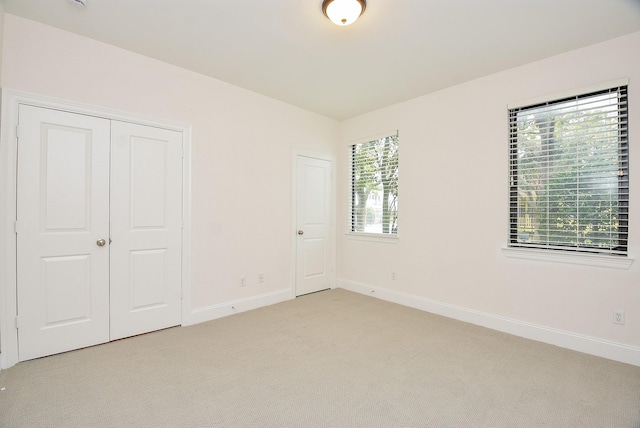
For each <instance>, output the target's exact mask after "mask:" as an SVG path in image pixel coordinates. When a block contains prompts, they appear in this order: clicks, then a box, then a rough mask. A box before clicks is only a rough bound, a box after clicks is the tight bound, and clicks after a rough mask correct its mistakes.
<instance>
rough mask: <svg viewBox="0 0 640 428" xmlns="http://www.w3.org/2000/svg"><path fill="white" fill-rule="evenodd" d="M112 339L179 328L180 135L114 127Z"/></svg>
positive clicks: (122, 124)
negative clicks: (162, 329)
mask: <svg viewBox="0 0 640 428" xmlns="http://www.w3.org/2000/svg"><path fill="white" fill-rule="evenodd" d="M111 129H112V146H111V164H112V171H111V239H112V243H111V340H115V339H119V338H122V337H127V336H132V335H135V334H140V333H146V332H149V331H153V330H159V329H161V328H166V327H171V326H175V325H179V324H180V322H181V314H182V312H181V291H182V285H181V272H182V271H181V262H182V253H181V249H182V244H181V237H182V133H180V132H177V131H170V130H166V129H159V128H153V127H149V126H142V125H135V124H131V123H125V122H115V121H114V122H113V123H112V128H111Z"/></svg>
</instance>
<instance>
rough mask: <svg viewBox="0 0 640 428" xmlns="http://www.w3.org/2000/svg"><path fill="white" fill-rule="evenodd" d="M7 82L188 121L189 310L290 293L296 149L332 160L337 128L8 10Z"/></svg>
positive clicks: (53, 94)
mask: <svg viewBox="0 0 640 428" xmlns="http://www.w3.org/2000/svg"><path fill="white" fill-rule="evenodd" d="M211 54H212V55H215V46H212V47H211ZM1 85H2V87H3V88H5V89H12V90H16V91H25V92H30V93H34V94H39V95H46V96H51V97H57V98H62V99H66V100H72V101H76V102H81V103H88V104H91V105H95V106H103V107H107V108H112V109H117V110H121V111H125V112H131V113H135V114H139V115H147V116H151V117H155V118H159V119H166V120H170V121H177V122H182V123H186V124H191V125H192V147H193V156H192V158H193V164H192V171H193V176H192V180H193V185H192V189H193V194H192V200H193V205H192V229H193V237H192V240H193V245H192V288H191V299H192V308H193V309H198V308H206V307H211V306H215V305H220V304H223V303H225V302H231V301H236V300H241V299H251V298H253V297H255V296H260V295H264V294H269V293H276V292H278V291H282V290H291V286H292V275H291V268H290V265H291V254H292V251H293V249H292V248H291V233H290V232H291V230H292V229H291V222H292V218H291V191H292V173H291V171H292V153H293V151H294V150H304V151H307V152H314V153H322V154H329V155H334V154H335V141H336V139H337V132H338V123H337V122H336V121H334V120H332V119H328V118H325V117H322V116H319V115H316V114H313V113H309V112H307V111H304V110H302V109H299V108H296V107H293V106H290V105H287V104H284V103H281V102H279V101H276V100H273V99H271V98H267V97H264V96H261V95H258V94H255V93H253V92H250V91H247V90H244V89H241V88H238V87H235V86H232V85H229V84H226V83H224V82H221V81H218V80H215V79H212V78H209V77H205V76H203V75H200V74H196V73H193V72H190V71H187V70H184V69H181V68H178V67H175V66H172V65H169V64H166V63H162V62H159V61H156V60H153V59H150V58H147V57H144V56H140V55H137V54H134V53H131V52H127V51H124V50H122V49H118V48H115V47H113V46H109V45H106V44H103V43H99V42H96V41H93V40H90V39H87V38H83V37H80V36H77V35H74V34H71V33H68V32H64V31H60V30H57V29H54V28H52V27H48V26H45V25H42V24H40V23H36V22H33V21H29V20H25V19H22V18H19V17H16V16H13V15H10V14H7V15H6V16H5V31H4V63H3V66H2V80H1ZM258 273H264V278H265V281H264V283H262V284H258ZM241 277H246V278H247V285H246V286H245V287H240V278H241ZM205 317H206V316H205Z"/></svg>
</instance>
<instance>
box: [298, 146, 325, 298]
mask: <svg viewBox="0 0 640 428" xmlns="http://www.w3.org/2000/svg"><path fill="white" fill-rule="evenodd" d="M296 162H297V173H296V174H297V175H296V225H297V238H296V296H300V295H302V294H307V293H313V292H316V291H320V290H326V289H328V288H331V285H332V282H333V239H332V231H333V227H332V214H331V213H332V206H331V205H332V202H331V201H332V195H331V185H332V184H331V183H332V179H331V170H332V163H331V162H330V161H328V160H324V159H316V158H310V157H306V156H298V157H297V161H296Z"/></svg>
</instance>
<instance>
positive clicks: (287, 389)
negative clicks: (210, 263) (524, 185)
mask: <svg viewBox="0 0 640 428" xmlns="http://www.w3.org/2000/svg"><path fill="white" fill-rule="evenodd" d="M0 387H4V388H5V389H4V391H2V392H0V426H1V427H3V428H19V427H218V426H220V427H227V426H228V427H236V426H237V427H243V426H247V427H248V426H255V427H263V426H278V427H510V428H511V427H598V428H603V427H620V428H623V427H635V428H640V368H639V367H635V366H631V365H626V364H622V363H617V362H613V361H608V360H605V359H601V358H597V357H592V356H588V355H584V354H580V353H577V352H572V351H568V350H565V349H561V348H558V347H554V346H549V345H545V344H541V343H538V342H533V341H529V340H526V339H521V338H518V337H514V336H510V335H507V334H502V333H498V332H495V331H492V330H488V329H484V328H481V327H477V326H473V325H470V324H465V323H462V322H458V321H453V320H450V319H447V318H442V317H439V316H435V315H431V314H428V313H425V312H422V311H418V310H414V309H410V308H406V307H403V306H399V305H395V304H392V303H388V302H384V301H380V300H377V299H374V298H371V297H367V296H362V295H358V294H355V293H351V292H348V291H344V290H331V291H325V292H321V293H316V294H312V295H308V296H304V297H301V298H298V299H296V300H293V301H289V302H284V303H280V304H277V305H274V306H270V307H267V308H262V309H258V310H255V311H251V312H246V313H242V314H238V315H234V316H231V317H227V318H223V319H219V320H215V321H211V322H208V323H203V324H199V325H196V326H192V327H186V328H173V329H168V330H164V331H160V332H155V333H150V334H146V335H142V336H138V337H134V338H130V339H125V340H120V341H117V342H112V343H109V344H105V345H100V346H95V347H92V348H87V349H82V350H78V351H74V352H69V353H66V354H61V355H56V356H52V357H47V358H42V359H38V360H33V361H28V362H23V363H20V364H18V365H16V366H15V367H12V368H11V369H9V370H3V371H2V372H0Z"/></svg>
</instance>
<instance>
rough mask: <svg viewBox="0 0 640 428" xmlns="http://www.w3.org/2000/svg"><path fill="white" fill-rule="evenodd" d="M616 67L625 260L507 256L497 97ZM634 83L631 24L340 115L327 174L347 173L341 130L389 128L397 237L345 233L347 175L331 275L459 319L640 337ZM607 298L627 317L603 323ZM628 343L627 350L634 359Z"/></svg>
mask: <svg viewBox="0 0 640 428" xmlns="http://www.w3.org/2000/svg"><path fill="white" fill-rule="evenodd" d="M620 77H628V78H629V82H630V84H629V85H630V87H629V94H630V101H629V109H630V114H631V118H630V125H629V128H630V133H631V137H630V146H631V147H630V152H631V159H630V164H631V171H630V177H631V186H632V190H631V201H630V215H631V220H630V234H631V236H630V248H629V255H630V257H631V258H635V259H636V261H635V263H633V265H632V266H631V268H630V269H628V270H616V269H611V268H603V267H591V266H579V265H574V264H564V263H552V262H544V261H532V260H514V259H510V258H506V257H505V256H504V254H503V253H502V251H501V248H502V247H503V246H505V245H506V237H507V230H508V199H507V198H508V187H507V186H508V180H507V177H508V164H507V162H508V122H507V104H508V103H511V102H515V101H521V100H527V99H530V98H534V97H539V96H545V95H553V94H555V93H559V92H564V91H567V90H571V89H574V88H580V87H583V86H588V85H594V84H597V83H600V82H606V81H609V80H614V79H617V78H620ZM639 82H640V33H635V34H632V35H629V36H627V37H622V38H619V39H615V40H611V41H608V42H605V43H601V44H598V45H593V46H590V47H587V48H584V49H580V50H576V51H572V52H569V53H566V54H564V55H559V56H556V57H552V58H548V59H546V60H543V61H539V62H536V63H532V64H529V65H526V66H523V67H518V68H515V69H511V70H507V71H505V72H501V73H498V74H494V75H490V76H487V77H484V78H481V79H477V80H474V81H470V82H467V83H465V84H461V85H458V86H454V87H451V88H448V89H445V90H442V91H439V92H436V93H433V94H429V95H425V96H422V97H419V98H416V99H413V100H410V101H407V102H404V103H401V104H397V105H393V106H389V107H387V108H384V109H381V110H378V111H374V112H371V113H369V114H365V115H362V116H359V117H356V118H353V119H351V120H347V121H345V122H343V123H342V124H341V134H340V135H341V136H340V140H341V142H342V143H341V147H340V152H339V158H338V159H339V161H338V183H348V177H347V173H348V153H347V150H346V146H347V145H348V141H350V140H354V139H358V138H361V137H365V136H368V135H374V134H377V133H380V132H384V131H388V130H394V129H398V130H399V132H400V159H399V162H400V190H399V192H400V193H399V198H400V199H399V203H400V205H399V210H400V211H399V233H400V235H399V236H400V239H399V243H397V244H384V243H378V242H363V241H359V240H353V239H349V238H347V237H345V234H344V232H345V231H346V230H347V229H348V223H347V221H346V220H347V212H348V204H347V201H348V186H347V185H346V184H343V185H341V186H339V188H338V192H339V193H338V214H337V217H338V225H337V226H338V231H339V233H338V239H337V254H338V257H337V260H338V264H337V275H338V278H339V283H340V284H342V286H344V287H347V288H351V289H354V290H358V291H362V292H367V291H369V292H370V290H371V289H374V288H376V292H377V295H384V296H385V297H386V298H389V299H390V300H396V301H402V302H403V303H410V304H411V302H412V301H413V304H414V305H415V306H417V307H426V308H430V309H433V310H435V311H438V312H441V313H443V314H447V315H451V316H455V317H458V318H461V319H466V320H471V321H474V322H475V321H481V322H482V320H483V319H484V321H486V324H487V325H492V326H494V327H497V328H502V327H505V326H506V327H505V328H504V330H505V331H516V332H517V331H518V328H520V329H521V330H522V329H525V330H526V328H529V327H532V326H533V329H534V330H535V329H536V328H538V329H539V330H546V331H552V332H560V333H570V334H568V335H563V334H560V337H564V338H565V339H568V338H576V337H579V336H580V337H581V336H587V337H589V338H596V339H598V341H599V342H600V344H603V343H606V342H608V341H611V342H614V343H615V344H623V345H629V346H631V347H632V348H634V347H637V346H638V345H640V210H639V209H638V207H640V191H639V190H640V146H639V147H636V145H637V144H636V143H640V138H639V136H640V87H638V86H637V85H638V83H639ZM340 232H342V233H340ZM392 271H397V273H398V279H397V280H396V281H392V280H391V272H392ZM613 309H623V310H625V311H626V325H624V326H621V325H614V324H612V311H613ZM508 325H511V327H509V326H508ZM516 325H518V326H519V327H518V328H514V326H516ZM523 326H524V327H526V328H524V327H523ZM529 330H531V329H529ZM530 336H536V335H535V334H531V335H530ZM543 336H544V335H543ZM542 339H543V340H544V337H543V338H542ZM563 340H564V339H563ZM623 348H625V346H623ZM639 350H640V348H638V349H636V348H634V349H631V351H632V355H635V356H636V357H635V358H636V360H635V362H636V363H637V364H640V353H637V351H639ZM633 353H635V354H633ZM632 359H633V358H632Z"/></svg>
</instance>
